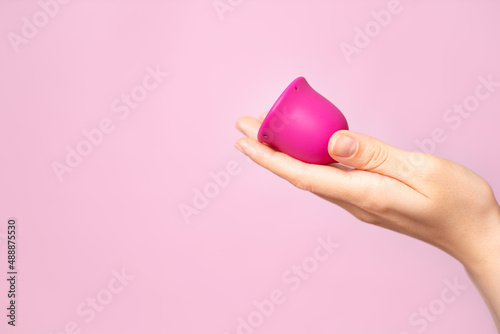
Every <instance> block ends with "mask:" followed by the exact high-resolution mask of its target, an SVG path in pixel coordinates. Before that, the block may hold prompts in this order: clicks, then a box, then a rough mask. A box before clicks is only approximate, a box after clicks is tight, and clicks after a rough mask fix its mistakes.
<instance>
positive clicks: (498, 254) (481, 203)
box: [235, 115, 500, 321]
mask: <svg viewBox="0 0 500 334" xmlns="http://www.w3.org/2000/svg"><path fill="white" fill-rule="evenodd" d="M263 117H264V115H263V116H261V119H260V120H257V119H255V118H251V117H243V118H241V119H239V120H238V122H237V124H236V126H237V128H238V129H239V130H241V131H242V132H243V133H244V134H245V135H246V136H247V138H242V139H240V140H238V141H237V143H236V145H235V146H236V148H238V149H239V150H240V151H242V152H243V153H245V154H246V155H248V156H249V157H250V158H251V159H252V160H253V161H255V162H256V163H258V164H259V165H261V166H262V167H264V168H267V169H268V170H270V171H271V172H273V173H275V174H276V175H278V176H280V177H282V178H284V179H286V180H288V181H289V182H290V183H292V184H293V185H295V186H296V187H298V188H300V189H302V190H306V191H310V192H312V193H314V194H316V195H318V196H320V197H322V198H324V199H326V200H328V201H330V202H332V203H334V204H336V205H338V206H340V207H342V208H344V209H345V210H347V211H349V212H350V213H351V214H353V215H354V216H355V217H357V218H359V219H360V220H362V221H365V222H367V223H370V224H374V225H378V226H381V227H384V228H388V229H391V230H393V231H396V232H400V233H403V234H406V235H409V236H411V237H414V238H417V239H420V240H423V241H425V242H427V243H429V244H432V245H434V246H436V247H439V248H440V249H442V250H444V251H445V252H447V253H449V254H450V255H452V256H453V257H455V258H456V259H458V260H459V261H461V262H462V263H463V264H464V265H465V266H466V268H467V270H468V271H469V273H470V274H471V277H473V279H474V280H475V281H476V282H477V281H478V280H479V281H485V280H486V281H487V282H486V283H484V284H486V287H485V286H482V287H481V288H483V289H487V290H488V292H489V293H490V295H491V294H493V295H494V297H493V298H491V300H488V299H487V302H488V304H489V306H490V308H493V307H495V309H496V311H495V312H494V314H495V313H496V320H497V321H498V319H499V318H500V317H499V314H500V289H499V288H496V286H497V285H498V286H499V287H500V284H498V283H495V285H494V286H493V285H491V284H493V283H492V281H491V275H489V276H488V277H486V278H485V277H484V276H482V277H479V276H480V275H481V274H480V273H481V272H482V271H483V270H484V269H485V268H488V269H487V270H488V271H489V273H490V274H491V273H493V272H496V273H497V274H498V275H497V276H494V277H496V282H500V208H499V206H498V203H497V201H496V200H495V197H494V195H493V192H492V189H491V187H490V186H489V184H488V183H487V182H486V181H485V180H484V179H482V178H481V177H480V176H478V175H477V174H475V173H474V172H472V171H471V170H469V169H467V168H465V167H463V166H461V165H459V164H456V163H454V162H452V161H449V160H445V159H442V158H438V157H436V156H433V155H430V154H424V153H417V152H407V151H404V150H400V149H398V148H395V147H392V146H390V145H388V144H386V143H383V142H381V141H379V140H377V139H374V138H371V137H369V136H366V135H363V134H360V133H356V132H352V131H344V130H342V131H338V132H336V133H335V134H334V135H333V136H332V137H331V138H330V142H329V145H328V150H329V153H330V155H331V156H332V158H334V159H335V160H336V161H338V162H340V163H341V164H343V165H344V166H342V165H340V164H332V165H329V166H320V165H312V164H307V163H303V162H301V161H298V160H296V159H294V158H292V157H290V156H288V155H286V154H284V153H282V152H279V151H277V150H276V149H274V148H272V147H270V146H267V145H265V144H262V143H260V142H258V141H257V139H256V138H257V133H258V130H259V127H260V125H261V123H262V122H261V121H262V119H263ZM346 166H347V167H346ZM493 281H495V280H493ZM490 283H491V284H490ZM484 284H483V285H484ZM488 287H489V288H488ZM490 297H491V296H490ZM492 312H493V311H492Z"/></svg>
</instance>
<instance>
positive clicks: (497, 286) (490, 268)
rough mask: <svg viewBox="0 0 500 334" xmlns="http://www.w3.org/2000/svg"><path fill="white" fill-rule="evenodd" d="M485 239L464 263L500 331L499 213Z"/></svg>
mask: <svg viewBox="0 0 500 334" xmlns="http://www.w3.org/2000/svg"><path fill="white" fill-rule="evenodd" d="M495 220H496V221H495V222H494V224H495V225H496V226H498V229H496V228H495V229H493V231H491V232H492V233H491V235H490V237H489V238H488V239H487V240H483V241H482V242H481V243H480V251H479V252H478V253H477V254H478V256H477V257H476V259H475V260H474V261H470V262H469V263H464V266H465V269H466V271H467V273H468V274H469V277H470V278H471V280H472V282H473V283H474V284H475V286H476V288H477V289H478V291H479V292H480V293H481V295H482V297H483V299H484V301H485V302H486V304H487V306H488V308H489V310H490V312H491V314H492V316H493V319H494V321H495V324H496V326H497V329H498V331H499V333H500V215H499V216H498V218H495Z"/></svg>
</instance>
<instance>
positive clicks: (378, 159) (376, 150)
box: [364, 145, 389, 170]
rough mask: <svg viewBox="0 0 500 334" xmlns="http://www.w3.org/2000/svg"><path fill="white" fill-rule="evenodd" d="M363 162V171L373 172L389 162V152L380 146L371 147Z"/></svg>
mask: <svg viewBox="0 0 500 334" xmlns="http://www.w3.org/2000/svg"><path fill="white" fill-rule="evenodd" d="M369 152H370V153H369V154H368V156H367V158H366V160H365V166H364V167H365V169H367V170H375V169H378V168H380V167H381V166H383V165H385V164H386V163H387V161H388V160H389V151H388V150H387V149H386V148H385V147H384V146H382V145H373V146H372V147H371V148H370V151H369Z"/></svg>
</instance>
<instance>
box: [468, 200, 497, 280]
mask: <svg viewBox="0 0 500 334" xmlns="http://www.w3.org/2000/svg"><path fill="white" fill-rule="evenodd" d="M483 219H484V220H483V221H481V222H478V223H480V224H481V229H480V232H477V233H476V235H471V236H470V237H471V242H470V243H469V244H470V246H469V247H468V249H467V251H466V253H465V254H464V256H463V257H462V258H461V259H459V261H460V262H461V263H462V264H463V265H464V267H465V268H466V270H467V272H468V273H469V275H473V276H477V275H480V274H481V273H483V272H485V271H487V272H491V271H494V272H496V271H500V207H499V206H498V205H497V206H496V207H495V208H494V209H493V210H492V211H491V213H490V214H489V215H487V216H486V217H485V218H483ZM475 230H476V229H471V231H475ZM471 233H473V232H471Z"/></svg>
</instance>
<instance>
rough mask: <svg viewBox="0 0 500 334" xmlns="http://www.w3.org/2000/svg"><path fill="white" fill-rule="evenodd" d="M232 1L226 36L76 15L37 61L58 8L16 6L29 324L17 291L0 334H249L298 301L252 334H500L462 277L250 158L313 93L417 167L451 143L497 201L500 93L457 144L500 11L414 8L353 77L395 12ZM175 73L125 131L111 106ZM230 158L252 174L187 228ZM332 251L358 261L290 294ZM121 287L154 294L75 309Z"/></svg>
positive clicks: (450, 153) (146, 15) (11, 172)
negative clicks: (270, 128) (71, 329)
mask: <svg viewBox="0 0 500 334" xmlns="http://www.w3.org/2000/svg"><path fill="white" fill-rule="evenodd" d="M48 1H49V0H42V2H44V3H45V2H48ZM228 1H229V0H222V1H221V2H222V3H224V4H226V6H231V9H232V10H228V11H226V12H224V13H223V14H222V19H221V16H219V15H218V13H217V11H216V9H215V8H214V5H213V3H212V1H211V0H196V1H195V0H192V1H180V0H177V1H173V0H171V1H159V0H158V1H153V0H150V1H132V0H128V1H118V0H114V1H111V0H106V1H88V0H73V1H71V2H69V3H68V4H64V5H60V8H59V10H58V12H57V13H56V14H55V15H54V17H50V18H49V21H48V23H47V24H46V25H45V26H44V27H41V28H39V31H38V33H37V34H36V35H35V36H34V37H33V38H30V39H28V41H27V43H26V44H23V45H20V46H19V48H18V50H17V51H18V52H15V50H14V48H13V47H12V44H11V43H10V41H9V34H10V33H15V34H21V33H22V30H21V29H22V26H23V17H26V18H28V19H29V20H31V19H32V16H33V15H34V14H36V13H37V12H39V11H40V10H41V7H40V5H39V3H38V2H37V1H28V0H24V1H12V0H9V1H8V0H2V1H0V34H1V39H0V113H1V120H0V152H1V154H2V157H1V160H0V161H1V164H0V189H1V195H0V196H1V197H0V200H1V205H0V213H1V214H0V249H1V251H0V262H1V263H2V265H1V270H2V271H1V273H0V278H2V277H4V275H6V274H5V272H6V267H5V265H6V262H7V254H6V241H5V233H6V230H7V227H6V226H7V219H8V218H9V217H16V218H17V219H18V232H19V239H18V270H19V277H18V286H17V288H18V299H17V304H18V309H17V311H18V319H17V324H18V326H16V328H15V329H13V328H11V327H10V326H7V324H6V322H7V318H6V317H5V315H4V314H6V313H7V311H6V310H5V308H6V307H7V306H6V305H7V297H6V294H7V284H6V280H5V279H3V278H2V279H1V280H0V296H1V297H0V305H1V307H0V309H1V310H3V311H1V312H0V319H2V320H1V322H0V332H2V333H23V334H28V333H29V334H31V333H33V334H34V333H42V334H49V333H52V334H56V333H64V328H65V326H66V325H67V324H68V323H71V322H74V323H76V324H77V326H78V328H79V329H80V330H81V333H89V334H90V333H149V332H151V333H182V334H193V333H204V334H208V333H210V334H224V333H226V332H227V333H230V334H233V333H236V332H237V325H238V320H237V319H238V317H239V316H242V317H247V316H248V315H249V314H250V313H251V312H253V311H254V309H255V307H254V305H253V303H254V301H262V300H264V299H265V298H269V295H270V293H271V291H272V290H274V289H280V290H282V291H283V292H284V293H285V295H286V301H285V302H284V303H283V304H282V305H279V306H276V309H275V310H274V313H273V314H272V315H271V316H270V317H269V318H267V319H266V320H265V321H264V323H263V324H262V325H261V326H260V327H259V328H255V329H254V333H259V334H266V333H289V334H303V333H310V334H327V333H328V334H331V333H346V334H365V333H370V334H400V333H407V334H414V333H421V332H425V333H428V334H434V333H455V334H466V333H467V334H468V333H483V334H492V333H495V329H494V325H493V322H492V320H491V318H490V315H489V313H488V311H487V309H486V307H485V306H484V304H483V301H482V299H481V297H480V296H479V294H478V293H477V292H476V290H475V288H474V287H473V285H472V283H471V282H470V281H469V280H468V278H467V276H466V274H465V272H464V270H463V268H462V266H461V265H460V264H459V263H458V262H457V261H455V260H454V259H452V258H450V257H449V256H448V255H446V254H444V253H443V252H441V251H439V250H437V249H435V248H433V247H431V246H428V245H426V244H423V243H422V242H419V241H416V240H413V239H410V238H408V237H405V236H402V235H398V234H396V233H393V232H390V231H385V230H382V229H379V228H377V227H373V226H369V225H366V224H364V223H361V222H359V221H357V220H356V219H355V218H353V217H351V216H350V215H349V214H347V213H345V212H344V211H342V210H341V209H339V208H337V207H335V206H333V205H331V204H329V203H327V202H324V201H322V200H320V199H319V198H317V197H315V196H313V195H311V194H309V193H305V192H301V191H299V190H296V189H294V188H293V187H292V186H291V185H290V184H288V183H287V182H285V181H283V180H281V179H279V178H277V177H275V176H274V175H272V174H271V173H269V172H267V171H266V170H263V169H262V168H260V167H258V166H255V165H254V164H252V163H251V162H249V161H248V160H247V159H246V158H245V157H243V156H242V155H241V154H240V153H239V152H237V151H236V150H235V149H234V147H233V143H234V142H235V141H236V140H237V139H238V138H239V137H240V136H241V135H240V134H239V133H238V132H237V131H236V130H235V129H234V122H235V120H236V119H237V118H238V117H240V116H242V115H254V116H257V115H259V114H260V113H262V112H264V111H267V110H268V109H269V108H270V107H271V106H272V104H273V103H274V101H275V99H276V98H277V97H278V96H279V94H280V93H281V91H282V90H283V89H284V88H285V87H286V85H287V84H288V83H289V82H290V81H291V80H293V79H294V78H295V77H297V76H305V77H306V78H307V80H308V81H309V83H310V84H311V86H312V87H314V88H315V89H316V90H317V91H319V92H320V93H322V94H323V95H324V96H325V97H327V98H328V99H330V100H331V101H332V102H333V103H335V105H336V106H337V107H339V109H340V110H342V111H343V113H344V114H345V115H346V117H347V119H348V121H349V125H350V128H351V129H352V130H354V131H357V132H362V133H366V134H369V135H372V136H374V137H377V138H380V139H382V140H384V141H387V142H388V143H390V144H392V145H394V146H397V147H400V148H403V149H408V150H414V149H417V148H418V146H417V144H416V141H422V140H424V139H426V138H430V136H431V133H432V131H433V129H434V128H442V129H443V131H444V132H445V135H446V138H447V139H446V141H445V142H443V143H438V144H436V147H435V150H434V153H435V154H437V155H439V156H442V157H445V158H448V159H451V160H454V161H457V162H459V163H462V164H464V165H465V166H467V167H469V168H471V169H472V170H474V171H476V172H477V173H479V174H480V175H481V176H483V177H484V178H485V179H486V180H488V181H489V182H490V183H491V185H492V186H493V188H494V190H495V191H496V192H497V193H498V192H499V191H500V177H499V176H498V173H499V172H498V166H499V163H500V156H499V154H498V142H499V140H500V132H499V131H498V124H499V121H500V117H499V112H500V89H499V90H498V91H497V92H495V93H493V94H491V97H489V98H488V99H487V100H485V101H482V102H481V105H480V106H479V108H478V109H477V110H476V111H474V112H473V113H472V114H471V115H470V117H469V118H467V119H463V122H462V123H461V125H460V126H459V127H458V128H457V129H453V128H452V127H451V126H450V123H447V122H446V121H445V120H444V119H443V115H444V114H445V111H446V110H447V109H448V108H450V107H452V106H453V105H454V104H456V103H462V102H463V101H464V98H466V97H467V96H469V95H471V94H473V93H474V89H475V87H476V86H477V85H478V83H479V79H478V78H479V77H480V76H484V77H488V76H489V75H491V76H492V77H493V79H495V80H496V81H500V67H499V65H500V64H499V59H500V43H499V39H498V33H499V31H500V20H498V16H499V14H500V2H498V1H478V0H474V1H472V0H471V1H456V0H454V1H429V0H428V1H425V0H418V1H417V0H414V1H410V0H401V2H400V6H401V11H400V13H399V14H394V15H393V16H392V19H391V21H390V23H389V24H388V25H387V26H386V27H383V28H382V29H381V31H380V32H379V33H378V35H377V36H375V37H373V38H371V41H370V43H369V45H367V46H366V47H364V48H361V49H360V50H359V53H357V54H354V55H353V56H352V59H351V61H350V62H348V61H347V59H346V57H345V56H344V55H343V53H342V51H341V48H340V46H341V44H342V43H343V42H344V43H350V44H352V43H353V41H354V38H355V34H356V28H357V27H359V28H361V29H364V27H365V25H366V24H367V23H369V22H370V21H373V16H372V14H371V12H372V11H376V12H379V11H380V10H382V9H384V8H387V6H388V4H389V3H390V2H391V1H388V0H376V1H375V0H371V1H348V0H345V1H340V0H338V1H326V0H314V1H290V0H286V1H285V0H273V1H264V0H242V1H236V0H232V1H229V2H228ZM231 4H232V5H231ZM226 8H227V7H226ZM10 36H12V35H10ZM156 66H159V68H160V69H161V70H162V71H165V72H168V73H169V75H168V77H166V78H164V80H163V82H161V83H160V84H159V85H158V87H156V88H155V89H154V90H152V91H150V92H149V93H148V95H147V97H146V98H145V99H144V101H142V102H141V103H140V105H139V106H138V107H137V108H135V109H133V110H131V111H130V114H129V115H128V117H126V118H124V119H120V118H119V115H120V114H117V113H115V112H113V110H112V107H111V105H112V103H113V101H115V99H117V98H120V96H121V95H122V94H130V92H131V90H132V89H133V88H134V87H136V86H137V85H140V84H141V83H142V80H143V78H144V76H145V75H147V73H148V72H147V68H153V69H154V68H155V67H156ZM103 119H110V121H111V122H112V124H113V126H114V130H113V132H112V133H110V134H106V135H105V136H104V139H103V140H102V142H101V143H100V144H99V145H98V146H95V147H93V149H92V152H91V153H90V154H89V155H88V156H86V157H84V158H83V159H82V162H81V163H80V164H79V165H78V166H77V167H76V168H74V169H73V171H72V172H71V173H66V174H64V176H63V181H62V182H59V180H58V178H57V176H56V173H55V172H54V170H53V168H52V164H53V162H54V161H57V162H60V163H64V159H65V156H66V147H67V146H70V147H72V148H75V147H76V146H77V144H78V143H79V142H81V141H82V140H84V139H85V137H84V136H83V134H82V131H83V130H90V129H94V128H97V127H98V125H99V123H100V121H101V120H103ZM231 161H234V162H235V163H236V164H237V166H238V172H237V173H235V175H232V176H231V178H230V182H229V185H227V186H225V187H224V188H222V189H220V190H219V192H218V194H217V195H214V198H212V199H210V200H209V203H208V204H207V205H206V207H204V208H202V209H200V210H198V212H197V214H196V215H192V216H191V217H190V219H189V220H190V223H189V224H188V223H187V222H186V220H185V219H184V218H183V216H182V215H181V213H180V208H185V207H186V206H192V205H193V203H192V202H193V200H194V199H195V191H197V190H201V191H202V190H203V189H204V188H205V187H207V185H208V184H210V183H211V182H212V178H211V176H210V173H217V172H220V171H222V170H225V169H226V166H227V164H228V163H230V162H231ZM233 164H234V163H233ZM214 191H215V190H214ZM473 200H475V199H474V198H471V201H473ZM328 235H331V238H332V240H334V241H335V242H337V243H339V244H340V246H339V248H338V249H337V250H336V251H335V252H334V253H333V254H332V255H331V257H330V258H329V259H328V260H327V261H325V262H322V263H320V265H319V267H318V269H317V270H316V271H314V272H313V273H312V274H311V276H310V278H308V279H306V280H304V281H303V282H302V285H301V287H300V289H298V290H297V291H291V290H290V289H289V285H287V284H285V283H284V282H283V280H282V278H281V277H282V275H283V274H284V273H285V272H286V271H287V270H289V269H290V268H291V266H292V265H293V264H300V263H302V261H303V260H304V259H306V258H307V257H308V256H311V255H312V254H313V250H314V249H315V247H316V245H317V243H316V238H317V237H326V236H328ZM122 269H123V270H125V272H126V273H127V274H129V275H131V276H133V277H134V278H133V279H132V280H131V281H130V282H128V283H127V286H125V287H124V288H123V289H122V290H121V292H119V293H116V294H113V295H112V300H111V301H109V300H107V301H106V302H109V304H106V305H104V307H103V308H102V310H101V311H100V312H96V314H95V318H93V319H92V321H90V322H89V323H87V322H85V319H86V318H85V317H82V316H80V315H79V314H78V312H77V307H78V306H79V305H81V303H86V301H87V298H96V297H97V296H100V297H101V299H102V298H104V296H109V295H106V293H107V292H106V289H108V290H109V286H108V284H109V282H110V281H111V280H113V277H114V275H113V271H121V270H122ZM455 279H457V280H458V282H460V283H461V284H463V285H465V286H467V288H466V289H465V290H464V291H463V292H462V293H461V295H460V296H458V297H457V298H456V300H455V301H454V302H453V303H451V304H446V306H445V307H446V308H445V309H444V311H442V313H440V314H439V315H438V316H436V318H435V319H434V320H433V321H429V322H428V326H427V328H426V329H425V330H424V331H420V332H419V329H422V328H421V327H419V326H414V325H412V324H411V323H410V322H409V317H410V316H411V315H412V314H413V313H414V312H419V309H420V308H423V307H429V305H430V304H431V303H432V302H433V301H435V300H436V299H439V298H440V293H441V291H442V290H443V288H445V287H446V285H445V283H444V282H445V281H446V280H449V281H453V280H455ZM103 291H104V292H103ZM434 303H436V302H434ZM438 304H439V303H438ZM436 305H437V304H436Z"/></svg>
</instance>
